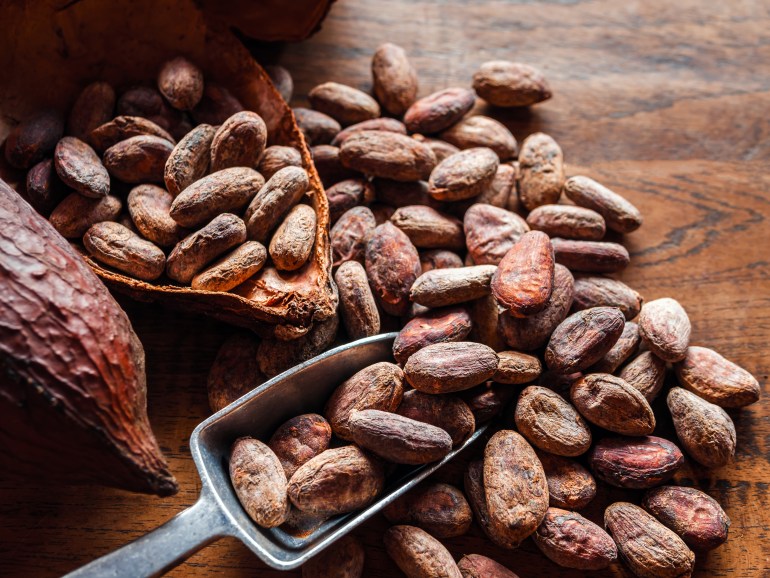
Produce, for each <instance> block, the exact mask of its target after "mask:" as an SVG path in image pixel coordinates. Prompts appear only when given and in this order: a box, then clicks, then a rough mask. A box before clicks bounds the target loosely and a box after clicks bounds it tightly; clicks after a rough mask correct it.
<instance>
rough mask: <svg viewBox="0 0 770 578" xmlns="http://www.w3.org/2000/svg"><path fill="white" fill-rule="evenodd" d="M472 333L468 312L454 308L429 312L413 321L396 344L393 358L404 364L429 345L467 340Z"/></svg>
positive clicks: (401, 332)
mask: <svg viewBox="0 0 770 578" xmlns="http://www.w3.org/2000/svg"><path fill="white" fill-rule="evenodd" d="M470 331H471V318H470V315H468V311H467V310H465V309H462V308H460V307H450V308H447V309H438V310H436V311H429V312H428V313H425V314H423V315H417V316H416V317H414V318H413V319H411V320H410V321H409V322H408V323H407V324H406V325H404V327H403V329H401V331H400V332H399V334H398V336H397V337H396V339H395V341H394V342H393V357H394V358H395V359H396V361H397V362H398V363H400V364H404V363H406V361H407V360H408V359H409V357H410V356H411V355H412V354H413V353H415V352H417V351H419V350H420V349H422V348H423V347H425V346H427V345H431V344H433V343H444V342H450V341H463V340H464V339H465V338H466V337H467V336H468V334H469V333H470Z"/></svg>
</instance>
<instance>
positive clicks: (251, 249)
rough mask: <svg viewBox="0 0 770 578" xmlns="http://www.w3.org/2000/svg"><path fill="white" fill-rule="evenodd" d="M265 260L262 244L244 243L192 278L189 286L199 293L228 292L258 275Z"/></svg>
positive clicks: (265, 254)
mask: <svg viewBox="0 0 770 578" xmlns="http://www.w3.org/2000/svg"><path fill="white" fill-rule="evenodd" d="M266 260H267V250H266V249H265V246H264V245H263V244H262V243H259V242H257V241H246V242H245V243H244V244H243V245H241V246H240V247H238V248H237V249H235V250H234V251H231V252H230V253H228V254H226V255H225V256H223V257H221V258H220V259H218V260H216V261H214V262H213V263H212V264H211V265H209V266H208V267H206V268H205V269H203V271H201V272H200V273H198V274H197V275H196V276H195V277H193V278H192V282H191V283H190V286H191V287H192V288H193V289H197V290H199V291H229V290H230V289H234V288H235V287H237V286H238V285H240V284H241V283H243V282H244V281H246V279H248V278H249V277H251V276H253V275H255V274H256V273H258V272H259V271H260V270H261V269H262V267H263V266H264V265H265V261H266Z"/></svg>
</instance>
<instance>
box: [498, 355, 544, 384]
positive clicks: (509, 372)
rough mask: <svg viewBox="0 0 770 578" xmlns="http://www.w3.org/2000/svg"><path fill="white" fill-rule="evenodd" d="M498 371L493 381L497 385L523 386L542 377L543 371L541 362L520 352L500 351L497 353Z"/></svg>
mask: <svg viewBox="0 0 770 578" xmlns="http://www.w3.org/2000/svg"><path fill="white" fill-rule="evenodd" d="M497 357H498V360H499V361H498V364H497V371H496V372H495V374H494V375H493V376H492V380H493V381H496V382H497V383H506V384H509V385H521V384H524V383H530V382H532V381H535V380H536V379H537V378H538V377H540V373H541V372H542V371H543V368H542V366H541V365H540V360H539V359H538V358H537V357H534V356H532V355H527V354H526V353H519V352H518V351H499V352H498V353H497Z"/></svg>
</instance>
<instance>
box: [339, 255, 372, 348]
mask: <svg viewBox="0 0 770 578" xmlns="http://www.w3.org/2000/svg"><path fill="white" fill-rule="evenodd" d="M334 281H335V283H337V288H338V289H339V293H340V305H339V311H340V315H341V316H342V324H343V326H344V327H345V332H346V333H347V335H348V337H349V338H350V339H362V338H364V337H371V336H372V335H377V334H378V333H379V332H380V313H379V311H377V302H376V301H375V300H374V295H373V294H372V290H371V288H370V287H369V280H368V279H367V277H366V270H365V269H364V268H363V266H362V265H361V263H359V262H357V261H346V262H344V263H342V265H340V267H339V269H337V272H336V273H335V274H334Z"/></svg>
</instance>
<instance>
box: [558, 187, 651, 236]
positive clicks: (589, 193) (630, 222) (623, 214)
mask: <svg viewBox="0 0 770 578" xmlns="http://www.w3.org/2000/svg"><path fill="white" fill-rule="evenodd" d="M564 193H565V194H566V195H567V197H569V198H570V199H571V200H572V201H573V202H574V203H575V204H576V205H580V206H581V207H586V208H588V209H591V210H593V211H596V212H597V213H599V214H600V215H601V216H602V217H604V220H605V221H606V223H607V228H609V229H612V230H613V231H617V232H618V233H630V232H631V231H635V230H636V229H638V228H639V227H640V226H641V225H642V215H641V213H640V212H639V209H637V208H636V207H635V206H634V205H632V204H631V203H630V202H628V201H627V200H626V199H624V198H623V197H621V196H620V195H618V194H617V193H615V192H614V191H611V190H610V189H608V188H607V187H605V186H603V185H600V184H599V183H597V182H596V181H595V180H593V179H589V178H588V177H579V176H578V177H570V178H569V179H567V181H566V182H565V183H564Z"/></svg>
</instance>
